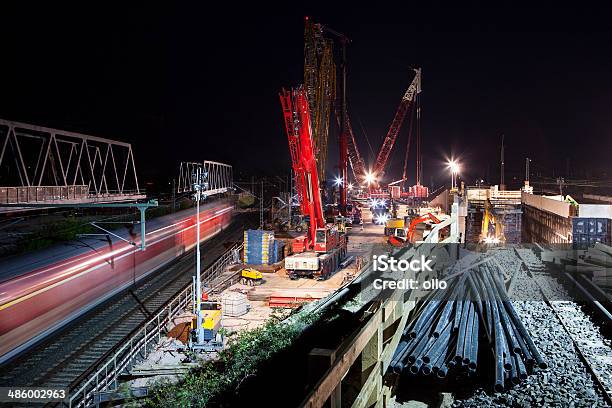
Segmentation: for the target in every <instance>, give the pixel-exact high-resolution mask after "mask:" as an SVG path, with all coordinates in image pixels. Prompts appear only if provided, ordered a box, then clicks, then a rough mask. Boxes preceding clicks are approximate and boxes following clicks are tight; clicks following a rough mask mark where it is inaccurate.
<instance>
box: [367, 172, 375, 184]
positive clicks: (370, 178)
mask: <svg viewBox="0 0 612 408" xmlns="http://www.w3.org/2000/svg"><path fill="white" fill-rule="evenodd" d="M365 181H366V183H367V184H372V183H373V182H375V181H376V177H374V174H372V173H370V172H367V173H366V176H365Z"/></svg>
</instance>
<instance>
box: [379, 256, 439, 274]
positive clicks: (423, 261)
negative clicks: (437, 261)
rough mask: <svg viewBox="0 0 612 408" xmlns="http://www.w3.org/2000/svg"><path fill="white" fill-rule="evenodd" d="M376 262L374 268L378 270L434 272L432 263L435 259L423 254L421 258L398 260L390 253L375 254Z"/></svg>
mask: <svg viewBox="0 0 612 408" xmlns="http://www.w3.org/2000/svg"><path fill="white" fill-rule="evenodd" d="M372 261H373V262H374V270H375V271H378V272H387V271H391V272H408V271H412V272H432V271H433V270H432V269H431V266H430V265H431V263H432V262H433V260H431V259H427V258H426V257H425V255H421V258H420V259H412V260H410V261H409V260H407V259H400V260H397V259H395V258H394V257H393V256H388V255H379V256H377V255H374V256H373V257H372Z"/></svg>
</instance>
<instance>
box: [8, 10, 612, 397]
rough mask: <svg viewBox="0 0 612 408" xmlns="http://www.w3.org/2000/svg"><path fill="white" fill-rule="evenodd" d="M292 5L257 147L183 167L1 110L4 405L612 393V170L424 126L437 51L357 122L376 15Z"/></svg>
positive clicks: (243, 140)
mask: <svg viewBox="0 0 612 408" xmlns="http://www.w3.org/2000/svg"><path fill="white" fill-rule="evenodd" d="M330 20H332V19H331V18H330ZM332 21H333V20H332ZM152 24H153V23H152ZM287 24H288V26H289V25H290V26H291V27H293V30H294V31H291V32H293V33H295V32H297V33H298V34H299V36H297V35H293V36H289V35H288V36H287V37H288V38H287V39H283V43H282V47H283V48H287V47H289V48H290V49H291V50H292V51H291V52H288V53H287V54H283V57H286V56H293V57H292V58H293V59H292V60H288V59H283V58H279V59H277V61H275V64H280V65H282V67H280V68H279V69H280V70H283V71H291V74H290V75H289V77H290V78H299V79H298V80H297V81H295V82H286V83H285V82H283V81H281V80H277V79H276V78H275V79H274V80H272V81H271V82H270V83H271V84H273V85H274V86H275V88H274V89H273V90H269V89H268V88H267V87H265V89H266V91H265V92H266V98H268V99H269V98H273V99H274V109H275V110H274V111H271V112H266V113H265V114H266V115H268V114H269V115H268V116H269V117H266V118H263V119H262V118H258V120H262V122H271V123H274V126H276V129H277V130H278V132H276V133H275V134H267V135H266V136H265V138H266V140H267V141H266V142H261V144H263V145H266V143H268V144H267V145H266V146H270V147H266V149H268V150H266V153H265V154H264V155H263V158H262V157H261V155H259V156H258V162H257V163H258V164H257V166H253V165H251V164H250V163H252V162H251V161H249V160H252V157H250V158H248V159H247V158H245V157H246V156H256V153H255V152H256V151H257V152H259V151H260V150H257V149H260V148H261V147H259V146H258V147H255V146H254V145H255V144H256V142H254V141H253V140H254V136H252V135H248V136H236V134H235V133H233V134H232V137H231V138H230V137H229V136H227V135H225V136H224V135H218V136H211V135H206V136H205V137H202V136H201V135H199V134H198V135H197V139H196V140H197V142H196V143H193V144H190V145H189V146H186V147H183V150H181V151H180V158H179V160H174V158H175V157H176V156H177V155H179V153H177V151H174V150H176V149H178V148H176V149H174V150H173V148H172V147H170V145H167V148H166V149H165V151H163V150H164V149H159V148H157V147H156V145H155V142H154V141H152V140H149V139H148V136H147V138H142V139H139V138H135V139H130V138H129V137H124V136H122V135H121V134H120V133H117V134H119V136H117V139H114V138H112V139H111V138H107V137H105V136H104V134H105V133H104V132H100V134H96V133H92V132H79V131H73V130H65V129H62V128H59V127H52V126H42V125H40V124H38V123H29V122H27V121H21V120H15V118H12V117H4V116H2V118H0V406H11V407H12V406H15V407H21V406H23V407H29V406H45V407H70V408H72V407H119V406H143V407H244V406H269V407H276V406H278V407H294V406H295V407H355V408H359V407H363V408H367V407H410V408H416V407H436V408H437V407H536V406H537V407H544V406H546V407H548V406H554V407H612V179H611V178H610V173H609V170H610V169H609V163H604V165H605V166H607V170H606V171H607V172H604V173H601V174H603V175H600V173H597V175H592V176H589V177H586V176H585V177H582V176H578V175H577V173H578V170H575V173H572V172H571V166H570V161H569V159H567V161H566V173H565V175H563V176H561V175H560V174H559V172H558V171H557V172H556V173H555V169H554V168H553V170H552V172H548V168H545V165H544V164H540V163H543V162H544V159H542V161H541V162H540V163H538V157H539V156H538V153H539V154H540V155H541V156H544V153H542V152H536V149H535V148H533V149H532V148H530V147H525V152H527V153H528V155H526V154H523V153H524V151H523V150H521V153H520V154H519V153H517V151H518V150H517V148H516V146H515V145H514V144H513V143H514V142H513V139H512V137H513V136H512V131H511V130H508V131H507V134H506V133H505V132H504V131H503V130H501V131H499V132H498V133H497V134H494V135H491V136H490V138H489V142H488V144H487V146H486V149H488V150H486V149H485V147H482V146H477V145H478V142H477V141H475V140H471V139H470V138H469V137H468V136H466V135H464V137H459V138H458V139H457V140H453V143H455V142H457V143H459V144H460V145H461V149H457V148H454V149H453V148H451V147H450V143H447V141H448V140H449V139H444V140H442V139H440V140H435V137H434V136H431V134H432V133H434V132H433V131H429V130H428V131H427V132H426V131H425V130H424V129H434V127H432V126H431V125H427V124H425V123H424V121H425V120H426V119H425V118H427V115H428V111H429V112H439V111H435V109H434V108H432V106H435V105H436V103H437V102H436V100H434V99H433V98H430V97H427V89H428V81H429V79H428V78H429V77H428V71H427V67H428V65H427V64H425V65H423V66H421V65H418V64H415V65H414V66H410V67H406V66H402V67H399V68H398V67H396V68H394V69H401V75H402V78H403V79H402V81H403V82H401V83H396V82H395V78H393V79H392V80H391V79H389V80H387V81H386V82H389V83H391V82H393V87H394V90H393V93H394V94H395V95H396V99H395V100H394V101H393V104H395V105H394V110H393V111H391V112H387V115H386V116H385V117H384V118H382V119H381V121H382V122H384V123H387V125H386V126H387V127H386V128H385V129H384V131H383V132H382V133H381V132H380V131H377V133H381V134H380V137H375V136H373V133H374V132H370V135H369V136H368V132H366V128H367V126H364V123H363V122H364V121H362V118H361V117H358V116H357V115H356V114H355V115H353V112H355V111H359V112H365V111H366V108H368V107H367V106H359V107H358V108H357V109H356V108H354V106H355V105H358V103H355V104H353V101H354V100H358V98H354V99H351V98H350V95H352V94H355V93H356V92H354V91H353V87H355V88H356V87H358V86H359V81H360V76H359V72H360V71H359V70H360V69H364V68H360V66H359V64H358V63H357V62H353V61H354V60H352V55H353V54H352V52H353V50H354V49H360V48H359V47H360V46H364V45H363V44H362V45H360V41H361V42H362V43H363V42H365V43H367V41H365V40H364V38H367V35H370V34H369V32H368V31H367V30H366V29H363V30H362V33H361V34H360V33H359V28H358V26H356V25H353V26H351V25H347V24H343V25H342V29H343V30H346V31H343V32H341V30H340V29H339V28H338V27H335V26H334V25H332V24H328V23H327V21H325V20H324V19H322V18H321V19H319V18H318V17H311V16H305V17H303V18H300V19H298V18H293V19H291V21H289V22H287ZM347 27H348V28H347ZM351 27H352V29H353V30H354V31H353V32H351V31H350V30H351ZM366 32H367V33H368V34H367V35H366V34H364V33H366ZM275 34H278V33H275ZM219 41H222V40H219ZM285 42H286V43H285ZM366 45H367V46H369V47H372V44H371V43H367V44H366ZM366 49H367V48H366ZM295 50H297V51H295ZM367 50H368V52H370V50H369V49H367ZM176 52H177V55H180V52H181V51H176ZM224 52H226V51H224ZM246 52H248V51H245V53H246ZM371 52H374V51H371ZM401 52H404V51H401ZM405 52H406V53H410V50H406V51H405ZM354 54H357V55H359V54H358V52H357V51H355V52H354ZM300 56H301V57H302V58H300ZM415 59H416V58H415ZM178 60H180V58H178ZM355 60H357V61H360V60H359V59H358V57H355ZM390 61H391V62H389V61H385V62H384V63H382V62H380V64H379V62H378V61H377V62H376V64H377V65H376V66H377V67H379V68H377V69H381V70H384V69H385V68H384V67H385V66H386V64H391V63H393V61H394V60H393V59H391V60H390ZM395 62H397V61H395ZM258 63H259V64H264V65H265V64H266V62H263V61H259V62H258ZM177 64H178V63H177ZM206 64H208V62H206ZM429 65H431V64H429ZM296 67H297V68H296ZM164 69H165V68H164ZM168 69H170V68H168ZM228 69H229V68H228ZM181 70H182V67H181ZM294 71H295V72H294ZM364 71H365V69H364ZM185 72H190V71H189V70H186V71H185ZM181 73H182V71H181ZM109 75H110V74H109ZM143 75H146V74H143ZM185 75H187V74H185ZM382 76H384V74H383V75H382ZM364 77H365V75H364ZM432 78H435V75H432ZM432 80H433V79H432ZM177 81H179V80H177ZM189 81H191V79H189ZM193 81H194V83H195V82H197V80H196V79H194V80H193ZM483 81H484V80H483ZM177 83H178V82H177ZM189 83H190V84H191V82H189ZM190 86H191V85H190ZM193 86H195V87H197V86H199V85H197V84H196V85H193ZM249 86H250V87H257V83H251V84H250V85H249ZM372 86H373V87H374V88H375V87H377V86H378V85H377V84H374V85H372ZM262 88H264V87H262ZM374 88H368V89H374ZM194 92H195V91H194ZM491 92H493V90H491ZM449 93H452V91H449ZM220 98H221V99H220V101H219V103H220V104H222V103H223V102H222V101H223V99H222V97H220ZM245 98H247V97H246V96H245ZM368 98H370V95H368ZM145 99H146V98H143V101H144V100H145ZM247 99H248V98H247ZM374 99H375V98H374V97H373V96H372V99H371V101H369V103H371V104H372V105H374V104H378V103H379V102H378V101H375V100H374ZM349 102H350V103H349ZM118 103H127V104H128V105H129V104H130V103H131V102H118ZM142 103H143V104H144V103H145V102H142ZM177 103H178V102H177ZM257 103H259V102H257V101H255V104H257ZM261 103H262V106H263V105H264V103H263V102H261ZM385 103H386V102H385ZM466 103H467V102H466ZM245 104H246V102H245ZM238 105H239V104H237V105H235V106H236V112H232V115H233V116H232V118H231V120H232V121H234V122H244V125H243V126H244V129H247V130H248V128H249V126H252V122H250V119H249V113H246V114H245V112H243V111H240V109H244V108H243V107H242V108H241V107H239V106H238ZM248 105H249V108H248V110H251V109H253V110H254V111H256V112H265V109H263V108H262V109H263V110H257V107H256V106H255V107H254V106H253V100H251V99H249V102H248ZM381 106H387V105H385V104H384V103H381ZM0 108H2V107H0ZM370 108H371V110H372V111H373V112H378V111H381V109H382V108H381V107H380V106H370ZM168 109H169V112H170V111H172V109H170V108H168ZM594 109H595V108H594ZM179 110H180V109H178V108H177V109H175V110H173V113H168V117H171V116H172V114H176V111H179ZM7 112H8V113H10V112H12V111H11V110H10V109H8V108H7V109H4V108H3V109H2V110H0V114H1V115H5V113H7ZM68 114H69V113H67V115H68ZM182 114H183V113H181V115H182ZM257 114H258V115H259V114H260V113H257ZM92 115H93V114H92ZM161 116H163V114H162V115H161ZM161 116H160V117H161ZM362 116H363V118H364V119H365V120H366V125H368V123H367V119H368V116H366V115H365V114H362ZM431 116H434V115H433V114H432V115H431ZM23 117H26V118H27V117H34V118H35V117H36V116H35V115H33V116H28V115H22V116H19V117H18V119H20V118H23ZM41 117H42V116H41ZM84 117H85V116H84ZM92 117H93V116H92ZM179 117H180V118H182V117H183V116H179ZM214 119H217V120H218V121H226V122H225V123H226V125H224V126H228V128H231V129H233V128H232V126H236V125H234V124H231V125H229V124H227V123H229V119H228V118H222V117H218V118H214ZM146 120H148V119H146ZM155 120H157V119H155ZM164 120H165V121H167V122H164ZM164 120H160V122H159V123H160V125H159V126H160V127H162V128H163V127H164V126H169V125H168V124H167V123H169V122H170V119H164ZM207 120H210V118H207ZM430 120H431V119H430ZM435 120H436V121H437V120H440V119H438V118H436V119H435ZM195 121H196V120H194V122H195ZM197 121H200V119H198V120H197ZM42 123H62V122H61V121H60V122H57V121H55V122H54V121H50V122H49V121H46V122H45V121H43V122H42ZM65 123H67V122H65ZM156 123H157V122H156ZM232 123H233V122H232ZM132 126H134V125H132ZM189 126H190V125H189V123H187V124H185V123H183V121H182V120H181V125H180V127H177V129H178V131H177V132H176V133H174V134H172V135H168V138H169V139H175V142H178V139H180V137H179V135H180V134H181V131H184V132H185V134H188V133H189V131H186V130H185V129H187V128H188V127H189ZM369 126H370V127H369V129H378V128H377V127H376V126H374V125H369ZM74 128H75V127H73V128H72V129H74ZM76 128H77V129H78V128H79V127H78V126H77V127H76ZM92 128H93V129H96V127H95V126H92ZM510 128H511V126H508V129H510ZM98 129H104V128H103V127H99V128H98ZM111 129H112V128H111ZM143 132H144V133H146V134H148V132H149V130H145V131H143ZM153 133H154V132H153ZM153 133H151V134H153ZM246 133H248V132H246ZM258 137H260V136H258ZM445 137H449V138H450V137H451V136H445ZM453 137H454V136H453ZM151 139H152V138H151ZM213 139H214V140H213ZM218 139H224V140H222V141H221V142H219V140H218ZM268 139H270V140H268ZM166 140H167V139H166ZM148 143H150V144H151V146H149V147H143V145H147V144H148ZM234 143H235V146H234ZM257 143H259V142H257ZM534 143H535V142H534ZM226 144H227V146H226ZM250 144H253V145H250ZM221 145H222V146H221ZM432 146H436V148H435V149H438V150H435V149H434V148H433V147H432ZM437 146H442V148H441V149H442V150H443V151H441V152H440V151H439V150H440V149H439V148H438V147H437ZM466 146H467V147H470V146H471V147H473V150H474V151H478V148H482V149H483V150H482V151H483V152H485V153H483V155H482V156H481V157H478V158H474V156H475V153H472V154H471V156H470V155H468V154H466V153H464V154H462V153H461V152H465V151H468V148H467V147H466ZM228 148H229V150H234V151H230V152H229V153H227V154H226V153H225V151H226V150H228ZM521 148H522V147H521ZM147 149H149V150H147ZM602 149H604V148H602ZM171 150H173V151H172V152H171ZM250 150H252V153H251V152H250ZM604 150H605V149H604ZM143 151H144V152H145V153H146V154H142V155H139V153H140V152H143ZM551 151H552V148H551ZM217 152H222V153H219V154H216V153H217ZM277 155H278V156H282V160H281V161H280V163H289V166H284V169H283V170H282V172H277V171H276V170H275V169H276V167H273V165H272V164H271V163H276V161H275V160H278V158H277V157H275V156H277ZM170 158H172V160H171V159H170ZM169 161H171V163H165V164H161V163H162V162H169ZM245 161H246V162H247V165H245V164H244V162H245ZM485 163H486V166H485ZM585 163H586V164H585V166H586V165H588V160H585ZM600 164H601V163H600ZM266 165H269V169H270V170H266V171H267V173H265V172H262V171H260V169H261V168H266V167H265V166H266ZM581 165H582V164H581ZM164 166H167V167H168V168H171V169H172V170H171V171H170V173H171V174H168V173H169V172H168V171H166V170H165V169H166V167H164ZM478 166H481V167H482V168H483V169H484V168H485V167H486V170H483V171H480V170H474V169H476V168H479V169H480V168H481V167H478ZM281 167H282V166H281ZM510 168H511V169H510ZM432 169H437V170H435V172H436V173H435V174H434V170H432ZM491 169H493V170H491ZM517 169H518V170H517ZM143 173H144V174H145V176H142V174H143ZM429 173H432V174H429ZM150 174H154V175H155V177H152V176H150ZM593 174H595V172H594V171H593ZM143 180H144V181H143ZM158 180H161V181H158Z"/></svg>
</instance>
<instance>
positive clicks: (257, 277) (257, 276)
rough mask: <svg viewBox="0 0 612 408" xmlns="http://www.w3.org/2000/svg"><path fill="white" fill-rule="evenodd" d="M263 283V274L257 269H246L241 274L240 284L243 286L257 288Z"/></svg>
mask: <svg viewBox="0 0 612 408" xmlns="http://www.w3.org/2000/svg"><path fill="white" fill-rule="evenodd" d="M262 282H263V274H262V273H261V272H259V271H258V270H257V269H253V268H244V269H243V270H242V271H241V272H240V283H242V284H243V285H249V286H255V285H261V283H262Z"/></svg>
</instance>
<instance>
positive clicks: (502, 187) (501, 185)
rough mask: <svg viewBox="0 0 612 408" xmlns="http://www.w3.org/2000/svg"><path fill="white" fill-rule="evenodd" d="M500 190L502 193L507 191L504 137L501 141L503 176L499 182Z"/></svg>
mask: <svg viewBox="0 0 612 408" xmlns="http://www.w3.org/2000/svg"><path fill="white" fill-rule="evenodd" d="M499 189H500V190H501V191H503V190H505V189H506V183H505V181H504V135H502V140H501V176H500V180H499Z"/></svg>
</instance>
